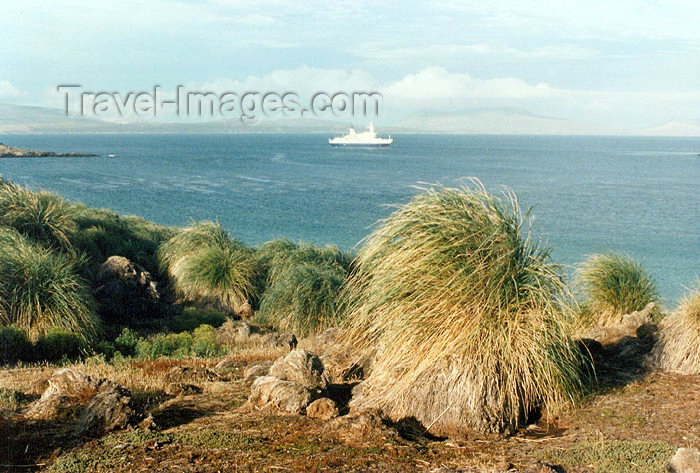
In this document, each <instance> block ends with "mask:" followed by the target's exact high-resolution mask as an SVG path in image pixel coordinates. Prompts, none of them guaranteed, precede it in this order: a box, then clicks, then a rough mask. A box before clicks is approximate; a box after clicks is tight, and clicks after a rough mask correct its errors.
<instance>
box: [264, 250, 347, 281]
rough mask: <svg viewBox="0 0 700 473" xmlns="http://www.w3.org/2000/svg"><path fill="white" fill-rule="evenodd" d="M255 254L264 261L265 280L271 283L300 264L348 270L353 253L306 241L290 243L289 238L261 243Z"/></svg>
mask: <svg viewBox="0 0 700 473" xmlns="http://www.w3.org/2000/svg"><path fill="white" fill-rule="evenodd" d="M256 255H257V257H258V259H259V260H261V261H263V262H264V263H265V266H266V268H267V282H268V284H270V285H271V284H273V283H274V282H275V280H277V279H278V278H279V277H281V276H283V275H285V274H286V273H288V272H289V271H290V270H291V269H292V268H294V267H296V266H301V265H312V266H326V267H332V268H337V269H340V270H342V271H345V272H348V271H350V270H351V267H352V261H353V257H354V255H353V254H352V253H350V252H343V251H340V250H339V249H338V248H337V247H335V246H332V245H328V246H324V247H319V246H314V245H310V244H308V243H298V244H295V243H292V242H290V241H289V240H274V241H271V242H268V243H265V244H263V245H261V247H260V248H259V249H258V250H257V252H256Z"/></svg>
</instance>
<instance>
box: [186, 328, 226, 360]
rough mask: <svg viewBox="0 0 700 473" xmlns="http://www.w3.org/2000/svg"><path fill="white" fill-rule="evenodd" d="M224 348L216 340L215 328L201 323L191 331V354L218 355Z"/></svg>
mask: <svg viewBox="0 0 700 473" xmlns="http://www.w3.org/2000/svg"><path fill="white" fill-rule="evenodd" d="M223 353H224V349H223V348H222V347H221V346H220V345H219V344H218V343H217V341H216V329H215V328H214V327H212V326H211V325H201V326H199V327H197V328H196V329H195V330H194V332H192V354H193V355H194V356H198V357H202V358H203V357H207V356H219V355H221V354H223Z"/></svg>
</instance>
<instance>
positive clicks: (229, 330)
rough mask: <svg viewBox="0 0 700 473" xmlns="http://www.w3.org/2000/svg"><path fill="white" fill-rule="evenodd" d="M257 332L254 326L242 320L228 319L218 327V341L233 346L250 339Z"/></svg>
mask: <svg viewBox="0 0 700 473" xmlns="http://www.w3.org/2000/svg"><path fill="white" fill-rule="evenodd" d="M253 333H255V331H254V329H253V327H251V326H250V325H249V324H247V323H246V322H244V321H242V320H228V321H226V322H225V323H224V324H223V325H222V326H221V327H219V328H217V329H216V341H217V343H219V344H220V345H223V346H227V347H233V346H235V345H240V344H242V343H246V342H248V341H250V336H251V335H252V334H253Z"/></svg>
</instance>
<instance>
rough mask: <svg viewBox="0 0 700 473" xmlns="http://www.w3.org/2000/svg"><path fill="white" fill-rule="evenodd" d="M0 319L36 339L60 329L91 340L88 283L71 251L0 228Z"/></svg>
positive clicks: (94, 330) (94, 322) (95, 324)
mask: <svg viewBox="0 0 700 473" xmlns="http://www.w3.org/2000/svg"><path fill="white" fill-rule="evenodd" d="M0 274H2V279H1V280H0V322H1V323H2V324H5V325H16V326H17V327H19V328H21V329H22V330H24V331H25V332H26V333H27V335H28V336H29V338H30V339H32V340H36V339H38V338H39V337H41V336H43V335H46V334H47V333H48V332H49V331H50V330H52V329H60V330H64V331H67V332H71V333H74V334H76V335H78V336H79V337H80V338H81V339H83V340H91V339H94V338H95V337H96V335H97V334H98V333H99V331H100V323H99V319H98V318H97V317H96V316H95V313H94V307H95V303H94V300H93V298H92V295H91V292H90V288H89V286H88V284H87V282H86V281H85V280H84V278H83V277H81V276H80V274H79V271H78V263H77V262H76V259H75V258H74V257H73V256H71V255H70V254H64V253H59V252H55V251H52V250H51V249H49V248H45V247H42V246H39V245H37V244H35V243H32V242H31V241H29V240H27V239H26V238H25V237H23V236H21V235H19V234H18V233H17V232H15V231H14V230H10V229H7V228H5V229H3V228H0Z"/></svg>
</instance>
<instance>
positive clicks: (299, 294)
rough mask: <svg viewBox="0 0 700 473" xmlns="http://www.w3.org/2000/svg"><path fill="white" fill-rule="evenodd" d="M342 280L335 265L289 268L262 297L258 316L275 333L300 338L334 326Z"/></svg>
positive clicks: (344, 278) (340, 270) (337, 320)
mask: <svg viewBox="0 0 700 473" xmlns="http://www.w3.org/2000/svg"><path fill="white" fill-rule="evenodd" d="M346 279H347V273H346V272H345V271H344V270H343V269H342V267H339V266H336V265H319V266H316V265H311V264H300V265H297V266H292V267H290V268H289V269H288V271H287V272H286V273H284V274H281V275H280V276H278V277H277V278H276V279H275V281H274V282H273V283H272V285H271V286H270V287H269V288H268V289H267V290H266V291H265V293H264V294H263V297H262V301H261V303H260V312H259V316H260V317H261V318H262V319H263V320H265V321H267V322H269V323H270V324H271V325H272V326H274V327H275V328H276V329H277V330H281V331H286V332H292V333H295V334H297V335H300V336H302V337H305V336H308V335H312V334H317V333H320V332H322V331H323V330H325V329H327V328H329V327H333V326H337V325H338V324H339V323H340V321H341V319H340V314H339V312H338V310H337V309H338V305H339V297H340V291H341V288H342V286H343V284H344V283H345V280H346Z"/></svg>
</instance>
